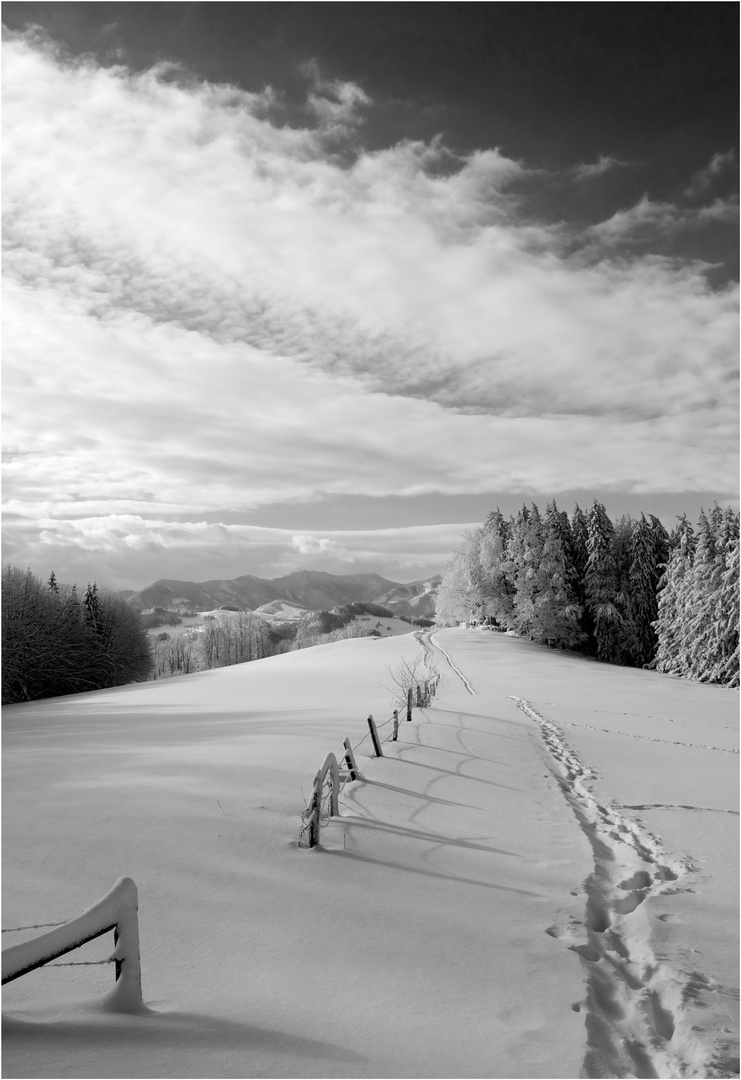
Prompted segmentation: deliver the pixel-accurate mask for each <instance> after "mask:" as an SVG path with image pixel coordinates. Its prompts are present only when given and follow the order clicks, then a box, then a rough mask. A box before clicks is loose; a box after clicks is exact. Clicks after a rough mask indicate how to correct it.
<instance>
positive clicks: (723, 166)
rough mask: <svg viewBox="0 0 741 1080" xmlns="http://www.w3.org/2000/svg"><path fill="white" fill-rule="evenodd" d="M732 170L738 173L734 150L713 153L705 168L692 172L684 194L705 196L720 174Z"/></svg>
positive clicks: (736, 156)
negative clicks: (692, 174)
mask: <svg viewBox="0 0 741 1080" xmlns="http://www.w3.org/2000/svg"><path fill="white" fill-rule="evenodd" d="M732 171H735V172H736V174H737V173H738V154H737V153H736V151H735V150H733V149H731V150H727V151H726V152H725V153H717V154H713V156H712V158H711V159H710V161H709V162H708V164H707V165H706V166H705V168H704V169H699V170H698V171H697V172H696V173H695V174H694V176H693V177H692V180H691V181H690V184H689V187H688V188H687V191H686V193H685V194H686V195H687V196H689V197H690V198H701V197H703V196H706V195H707V193H708V190H709V189H710V188H713V187H715V186H716V184H717V182H718V180H719V179H720V178H721V177H722V176H727V175H728V174H729V173H731V172H732Z"/></svg>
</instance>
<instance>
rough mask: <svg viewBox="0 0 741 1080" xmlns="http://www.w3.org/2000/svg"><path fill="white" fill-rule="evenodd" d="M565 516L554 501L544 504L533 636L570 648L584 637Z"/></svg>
mask: <svg viewBox="0 0 741 1080" xmlns="http://www.w3.org/2000/svg"><path fill="white" fill-rule="evenodd" d="M569 533H570V530H569V528H568V518H566V520H565V521H564V516H562V515H561V514H560V513H559V511H558V509H557V507H556V503H555V502H553V503H551V504H549V505H548V506H547V507H546V513H545V518H544V521H543V528H542V535H543V547H542V553H541V557H540V564H539V566H538V569H537V572H536V575H535V588H534V589H533V591H532V596H533V614H532V631H531V632H532V636H533V638H534V639H535V640H536V641H540V642H545V644H547V645H552V646H558V647H560V648H573V647H574V646H575V645H577V644H579V643H580V642H581V641H582V640H583V637H584V635H583V632H582V631H581V629H580V625H579V621H580V617H581V605H580V604H578V603H577V601H576V593H575V589H574V585H575V580H576V572H575V570H574V566H573V561H572V555H571V548H570V544H569V540H570V535H569Z"/></svg>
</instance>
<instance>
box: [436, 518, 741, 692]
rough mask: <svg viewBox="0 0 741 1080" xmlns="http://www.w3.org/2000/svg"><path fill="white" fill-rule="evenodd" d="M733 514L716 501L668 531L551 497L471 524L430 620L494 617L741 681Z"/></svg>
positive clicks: (544, 635)
mask: <svg viewBox="0 0 741 1080" xmlns="http://www.w3.org/2000/svg"><path fill="white" fill-rule="evenodd" d="M738 589H739V516H738V514H737V513H735V512H734V511H733V510H731V509H730V508H728V509H725V510H724V509H722V508H721V507H719V506H718V505H717V504H716V505H715V507H714V508H713V509H712V510H711V511H710V512H709V513H708V514H706V513H705V512H704V510H703V511H702V512H701V514H700V518H699V521H698V524H697V527H696V528H693V526H692V525H691V524H690V522H689V521H688V520H687V518H686V516H684V515H683V516H682V517H681V518H679V519H678V521H677V525H676V526H675V528H674V529H673V530H672V531H671V532H668V531H667V530H666V529H665V528H664V526H663V525H662V523H661V522H660V521H659V519H658V518H656V517H654V516H653V514H650V515H649V516H648V517H646V516H645V515H644V514H641V516H640V518H639V519H634V518H631V517H628V516H623V517H621V518H619V519H618V520H617V521H615V522H614V523H613V522H612V521H611V520H610V518H609V516H608V514H607V511H606V510H605V507H604V505H603V504H602V503H600V502H598V501H597V500H595V501H594V504H593V505H592V507H591V508H590V509H589V510H587V511H586V512H585V511H582V510H581V508H580V507H579V506H576V507H575V509H574V513H573V515H572V517H571V519H569V517H568V515H567V514H566V513H565V512H564V511H562V510H559V509H558V507H557V506H556V503H555V501H552V502H550V503H549V504H548V505H547V506H546V509H545V513H544V514H541V512H540V510H539V509H538V507H537V506H536V505H535V504H534V503H533V504H532V505H531V506H530V507H529V508H528V507H527V506H524V505H523V507H522V508H521V510H520V511H519V512H518V513H517V514H516V515H514V516H510V517H509V518H508V519H505V517H504V515H503V514H502V513H501V511H500V510H499V509H497V510H494V511H493V512H492V513H491V514H489V516H488V517H487V519H486V521H485V522H484V523H483V525H481V527H480V528H478V529H476V530H474V531H472V532H468V533H467V534H466V536H465V538H464V540H463V544H462V546H461V548H460V550H459V551H458V552H457V553H456V554H455V555H454V556H453V558H452V560H451V561H450V563H449V564H448V566H447V567H446V570H445V573H444V575H443V579H442V582H441V585H440V588H439V591H438V595H437V622H438V623H440V624H442V625H450V624H453V623H457V622H459V621H462V620H466V621H473V622H478V623H482V622H484V623H490V624H491V625H493V626H495V627H497V628H499V629H501V630H508V631H513V632H514V633H516V634H520V635H522V636H525V637H528V638H530V639H531V640H532V641H536V642H539V643H542V644H544V645H549V646H552V647H560V648H564V649H577V650H580V651H583V652H586V653H587V654H588V655H591V656H594V657H596V659H598V660H603V661H606V662H608V663H612V664H623V665H629V666H634V667H650V668H655V669H656V670H657V671H661V672H666V673H668V674H672V675H681V676H684V677H687V678H692V679H698V680H700V681H702V682H713V683H720V684H722V685H725V686H738V685H739V592H738Z"/></svg>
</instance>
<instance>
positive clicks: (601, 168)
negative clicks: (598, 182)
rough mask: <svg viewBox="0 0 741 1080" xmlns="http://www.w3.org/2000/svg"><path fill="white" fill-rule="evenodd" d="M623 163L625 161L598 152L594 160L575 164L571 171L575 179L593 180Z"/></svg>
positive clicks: (623, 164)
mask: <svg viewBox="0 0 741 1080" xmlns="http://www.w3.org/2000/svg"><path fill="white" fill-rule="evenodd" d="M625 164H626V162H624V161H620V160H618V158H614V157H611V156H610V155H609V154H600V155H599V157H598V158H597V160H596V161H593V162H588V163H587V162H582V163H581V164H579V165H575V166H574V168H573V170H572V173H573V176H574V178H575V179H576V180H594V179H596V178H598V177H602V176H604V175H605V173H608V172H612V171H613V169H618V168H620V167H621V166H625Z"/></svg>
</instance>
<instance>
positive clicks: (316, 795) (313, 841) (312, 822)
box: [308, 769, 322, 847]
mask: <svg viewBox="0 0 741 1080" xmlns="http://www.w3.org/2000/svg"><path fill="white" fill-rule="evenodd" d="M321 776H322V774H321V770H320V769H317V771H316V774H315V776H314V787H313V790H312V792H311V801H310V803H309V807H308V809H309V847H316V846H317V844H318V843H319V817H320V813H321V798H322V778H321Z"/></svg>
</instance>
